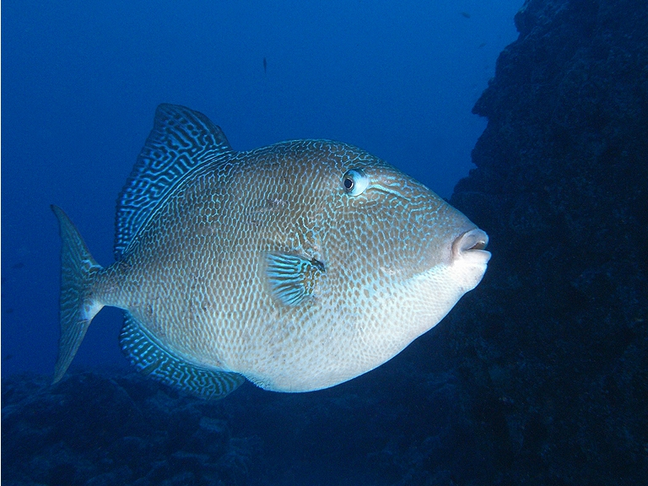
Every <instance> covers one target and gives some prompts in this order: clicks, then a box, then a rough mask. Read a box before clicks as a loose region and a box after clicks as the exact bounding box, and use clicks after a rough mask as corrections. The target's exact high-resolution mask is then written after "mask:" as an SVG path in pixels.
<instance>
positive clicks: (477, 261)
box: [452, 228, 491, 266]
mask: <svg viewBox="0 0 648 486" xmlns="http://www.w3.org/2000/svg"><path fill="white" fill-rule="evenodd" d="M487 245H488V235H487V234H486V233H485V232H484V231H482V230H480V229H479V228H473V229H471V230H468V231H466V232H464V233H461V234H460V235H459V236H458V237H457V238H455V240H454V241H453V242H452V258H453V260H462V261H463V262H464V263H468V264H473V265H475V266H486V265H487V264H488V261H489V260H490V257H491V254H490V252H489V251H486V250H485V248H486V246H487Z"/></svg>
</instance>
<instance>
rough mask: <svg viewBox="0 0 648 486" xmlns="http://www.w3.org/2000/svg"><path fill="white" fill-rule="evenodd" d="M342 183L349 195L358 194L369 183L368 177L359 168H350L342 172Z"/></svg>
mask: <svg viewBox="0 0 648 486" xmlns="http://www.w3.org/2000/svg"><path fill="white" fill-rule="evenodd" d="M342 185H343V186H344V192H346V193H347V194H349V195H350V196H359V195H360V194H362V193H363V192H364V191H365V189H366V188H367V186H368V185H369V178H368V177H367V176H366V175H365V173H364V172H362V170H360V169H350V170H348V171H346V172H345V173H344V177H342Z"/></svg>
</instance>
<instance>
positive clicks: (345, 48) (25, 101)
mask: <svg viewBox="0 0 648 486" xmlns="http://www.w3.org/2000/svg"><path fill="white" fill-rule="evenodd" d="M521 4H522V0H501V1H498V2H481V1H479V0H465V1H459V2H431V1H420V2H414V1H408V2H401V1H366V0H364V1H360V0H356V1H351V2H349V1H339V0H337V1H332V2H301V1H299V2H297V1H294V2H291V1H278V2H261V1H243V2H214V1H188V2H175V1H164V2H152V1H148V2H130V1H128V2H127V1H114V2H96V1H94V2H93V1H85V0H84V1H78V0H77V1H66V2H51V3H44V2H35V1H33V0H27V1H25V0H20V1H17V0H9V1H5V2H3V5H2V7H3V9H2V63H3V65H2V67H3V70H2V72H3V77H2V81H3V84H2V142H3V143H2V359H3V363H2V374H3V376H8V375H11V374H14V373H16V372H19V371H26V370H28V371H34V372H37V373H42V374H51V373H52V371H53V365H54V361H55V358H56V352H57V340H58V323H57V320H58V279H59V255H58V254H59V237H58V229H57V225H56V221H55V218H54V216H53V215H52V213H51V211H50V209H49V204H51V203H55V204H57V205H59V206H61V207H62V208H64V209H65V210H66V211H67V212H68V214H69V215H70V217H71V218H72V219H73V221H74V222H75V223H76V225H77V226H78V228H79V229H80V231H81V233H82V234H83V236H84V237H85V239H86V243H87V245H88V247H89V248H90V250H91V252H92V253H93V255H94V256H95V258H96V259H97V261H98V262H99V263H101V264H103V265H107V264H109V263H111V261H112V242H113V221H114V211H115V200H116V197H117V195H118V193H119V191H120V189H121V187H122V185H123V183H124V182H125V180H126V177H127V176H128V174H129V172H130V170H131V167H132V165H133V163H134V161H135V158H136V156H137V154H138V153H139V150H140V148H141V146H142V145H143V143H144V141H145V139H146V136H147V135H148V132H149V130H150V129H151V127H152V120H153V114H154V111H155V107H156V106H157V104H158V103H161V102H170V103H178V104H183V105H186V106H189V107H191V108H193V109H196V110H199V111H201V112H203V113H205V114H206V115H208V116H209V117H210V118H211V119H212V120H213V121H214V122H215V123H217V124H218V125H220V126H221V127H222V128H223V130H224V131H225V133H226V134H227V136H228V138H229V140H230V142H231V144H232V146H233V147H234V148H235V149H251V148H255V147H258V146H262V145H266V144H270V143H273V142H277V141H281V140H285V139H297V138H329V139H338V140H342V141H345V142H349V143H352V144H355V145H358V146H360V147H362V148H364V149H366V150H367V151H369V152H371V153H373V154H375V155H377V156H379V157H382V158H384V159H386V160H387V161H389V162H391V163H392V164H394V165H396V166H397V167H399V168H400V169H402V170H404V171H405V172H407V173H409V174H411V175H413V176H414V177H416V178H417V179H419V180H421V181H422V182H424V183H425V184H427V185H428V186H429V187H431V188H432V189H434V190H435V191H437V192H438V193H439V194H441V195H443V196H445V197H448V196H449V195H450V194H451V192H452V188H453V186H454V184H455V183H456V182H457V181H458V180H459V178H461V177H463V176H465V175H466V174H467V173H468V170H469V169H470V168H471V162H470V151H471V149H472V147H473V146H474V143H475V141H476V139H477V137H478V136H479V134H480V133H481V131H482V130H483V128H484V126H485V121H484V120H482V119H479V118H478V117H476V116H475V115H472V114H471V108H472V106H473V104H474V102H475V101H476V99H477V98H478V96H479V95H480V93H481V92H482V90H483V89H484V88H485V87H486V86H487V83H488V80H489V78H490V77H492V76H493V74H494V67H495V66H494V64H495V59H496V57H497V55H498V53H499V52H500V51H501V50H502V49H503V48H504V46H505V45H507V44H508V43H510V42H511V41H513V40H514V39H515V37H516V32H515V29H514V26H513V20H512V18H513V15H514V13H515V12H516V10H517V9H518V8H519V7H520V6H521ZM264 59H265V68H264ZM120 326H121V315H120V312H119V311H116V310H114V309H105V310H103V311H102V312H101V313H100V314H99V316H98V317H97V318H96V319H95V320H94V322H93V325H92V326H91V328H90V331H89V333H88V335H87V337H86V339H85V341H84V342H83V344H82V346H81V349H80V351H79V353H78V355H77V357H76V359H75V361H74V364H73V367H74V366H78V367H102V366H106V365H110V366H113V365H119V366H126V361H125V359H124V358H123V357H122V355H121V352H120V351H119V347H118V344H117V334H118V331H119V327H120Z"/></svg>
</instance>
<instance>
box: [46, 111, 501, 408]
mask: <svg viewBox="0 0 648 486" xmlns="http://www.w3.org/2000/svg"><path fill="white" fill-rule="evenodd" d="M52 209H53V211H54V213H55V214H56V216H57V218H58V220H59V223H60V232H61V238H62V250H61V261H62V282H61V299H60V306H61V307H60V318H61V338H60V343H59V356H58V360H57V363H56V370H55V376H54V381H55V382H56V381H59V380H60V379H61V378H62V377H63V375H64V373H65V372H66V370H67V368H68V366H69V365H70V363H71V362H72V359H73V358H74V355H75V354H76V352H77V349H78V348H79V345H80V344H81V341H82V340H83V337H84V335H85V333H86V330H87V329H88V326H89V325H90V322H91V321H92V319H93V317H94V316H95V315H96V314H97V313H98V312H99V311H100V310H101V309H102V308H103V307H104V306H114V307H119V308H121V309H123V310H124V311H125V324H124V327H123V329H122V331H121V334H120V342H121V347H122V350H123V351H124V352H125V354H126V355H127V356H128V358H129V359H130V361H131V362H132V363H133V364H134V365H135V366H136V367H137V368H138V369H139V370H140V371H141V372H143V373H145V374H147V375H149V376H151V377H153V378H155V379H157V380H160V381H162V382H164V383H167V384H169V385H172V386H175V387H178V388H181V389H184V390H186V391H189V392H192V393H195V394H197V395H199V396H202V397H212V398H213V397H217V398H220V397H223V396H225V395H227V394H228V393H230V392H232V391H233V390H234V389H236V388H237V387H238V386H239V385H241V384H242V383H243V382H244V381H245V379H246V378H247V379H249V380H250V381H252V382H253V383H255V384H257V385H258V386H260V387H262V388H264V389H266V390H275V391H283V392H305V391H310V390H318V389H322V388H327V387H331V386H334V385H337V384H339V383H342V382H344V381H347V380H350V379H352V378H354V377H356V376H358V375H361V374H363V373H366V372H367V371H370V370H372V369H373V368H375V367H377V366H380V365H381V364H382V363H384V362H385V361H388V360H389V359H391V358H392V357H393V356H395V355H396V354H398V353H399V352H400V351H402V350H403V349H404V348H405V347H406V346H407V345H408V344H409V343H410V342H412V341H413V340H414V339H416V338H417V337H418V336H420V335H421V334H423V333H424V332H426V331H428V330H429V329H430V328H432V327H433V326H435V325H436V324H437V323H438V322H439V321H440V320H441V319H443V317H444V316H445V315H446V314H447V313H448V312H449V311H450V309H451V308H452V307H453V306H454V305H455V303H456V302H457V301H458V300H459V299H460V298H461V296H462V295H463V294H464V293H466V292H468V291H469V290H471V289H473V288H474V287H475V286H476V285H477V284H478V283H479V282H480V280H481V279H482V276H483V275H484V272H485V270H486V266H487V263H488V260H489V258H490V253H489V252H487V251H486V250H485V249H484V248H485V247H486V244H487V242H488V236H487V235H486V233H484V232H483V231H482V230H480V229H479V228H477V227H476V226H475V225H474V224H473V223H471V222H470V221H469V220H468V218H466V217H465V216H464V215H463V214H462V213H460V212H459V211H457V210H456V209H454V208H453V207H451V206H450V205H449V204H447V203H446V202H445V201H444V200H443V199H441V198H440V197H439V196H437V195H436V194H434V193H433V192H432V191H430V190H429V189H428V188H427V187H425V186H423V185H422V184H420V183H419V182H417V181H415V180H414V179H412V178H410V177H408V176H406V175H405V174H403V173H401V172H399V171H398V170H397V169H395V168H394V167H392V166H391V165H389V164H387V163H386V162H384V161H382V160H380V159H378V158H376V157H374V156H372V155H370V154H368V153H367V152H365V151H363V150H361V149H359V148H356V147H353V146H351V145H347V144H345V143H341V142H333V141H329V140H295V141H290V142H282V143H277V144H275V145H270V146H268V147H263V148H259V149H256V150H252V151H248V152H237V151H235V150H233V149H232V148H231V147H230V145H229V143H228V141H227V138H226V137H225V135H224V134H223V132H222V131H221V129H220V128H219V127H217V126H216V125H214V124H213V123H212V122H211V121H210V120H209V119H208V118H207V117H206V116H205V115H203V114H201V113H198V112H195V111H192V110H190V109H188V108H185V107H182V106H175V105H166V104H165V105H160V106H159V107H158V109H157V112H156V116H155V123H154V127H153V130H152V131H151V134H150V135H149V137H148V140H147V141H146V144H145V146H144V148H143V149H142V151H141V153H140V155H139V158H138V160H137V163H136V164H135V167H134V168H133V171H132V173H131V175H130V177H129V178H128V181H127V183H126V185H125V187H124V189H123V190H122V193H121V195H120V197H119V201H118V204H117V223H116V226H117V235H116V240H115V241H116V242H115V259H116V261H115V263H113V264H112V265H110V266H108V267H101V266H100V265H99V264H98V263H97V262H95V260H94V259H93V258H92V256H91V255H90V253H89V251H88V249H87V247H86V246H85V244H84V242H83V240H82V238H81V236H80V235H79V233H78V232H77V230H76V228H75V227H74V225H73V224H72V222H71V221H70V219H69V218H68V217H67V216H66V214H65V213H64V212H63V211H62V210H61V209H60V208H58V207H56V206H52Z"/></svg>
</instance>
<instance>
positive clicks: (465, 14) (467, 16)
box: [461, 12, 471, 19]
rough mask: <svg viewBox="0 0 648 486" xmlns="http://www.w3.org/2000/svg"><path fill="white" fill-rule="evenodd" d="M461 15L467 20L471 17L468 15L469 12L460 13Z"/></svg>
mask: <svg viewBox="0 0 648 486" xmlns="http://www.w3.org/2000/svg"><path fill="white" fill-rule="evenodd" d="M461 15H463V16H464V17H466V18H467V19H469V18H470V17H471V15H470V13H469V12H461Z"/></svg>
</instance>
